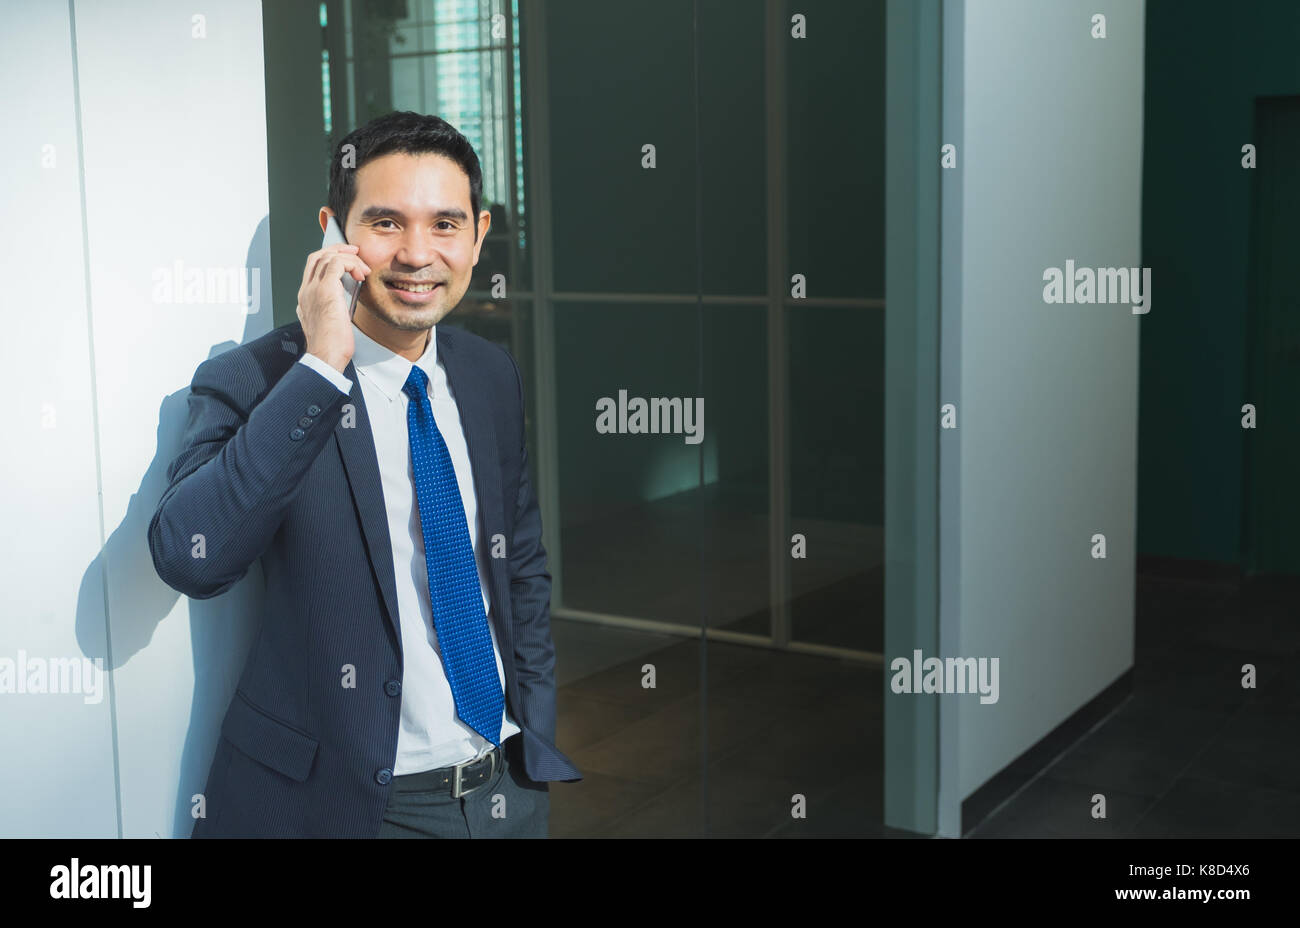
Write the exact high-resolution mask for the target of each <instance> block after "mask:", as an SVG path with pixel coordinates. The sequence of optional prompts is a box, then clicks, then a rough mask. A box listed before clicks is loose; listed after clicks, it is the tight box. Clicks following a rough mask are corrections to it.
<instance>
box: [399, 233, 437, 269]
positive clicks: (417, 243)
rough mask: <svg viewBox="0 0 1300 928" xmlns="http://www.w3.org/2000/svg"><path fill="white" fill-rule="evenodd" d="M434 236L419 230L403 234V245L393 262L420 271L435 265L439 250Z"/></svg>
mask: <svg viewBox="0 0 1300 928" xmlns="http://www.w3.org/2000/svg"><path fill="white" fill-rule="evenodd" d="M434 244H435V243H434V239H433V236H432V234H430V233H429V232H426V231H424V230H421V229H418V228H409V229H407V230H406V231H405V232H404V233H403V234H402V240H401V243H400V244H399V246H398V249H397V253H396V254H394V255H393V260H394V261H396V262H397V263H399V264H403V265H405V266H406V267H409V268H414V269H419V268H422V267H427V266H428V265H430V264H432V263H433V256H434V254H436V252H437V249H436V248H435V247H434Z"/></svg>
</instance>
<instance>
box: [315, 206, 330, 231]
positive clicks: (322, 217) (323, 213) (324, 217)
mask: <svg viewBox="0 0 1300 928" xmlns="http://www.w3.org/2000/svg"><path fill="white" fill-rule="evenodd" d="M333 215H334V210H332V209H330V208H329V207H328V206H322V207H321V208H320V214H319V215H318V216H317V217H316V218H317V220H318V221H319V222H320V230H321V234H322V235H323V234H325V226H326V225H328V224H329V221H330V217H331V216H333Z"/></svg>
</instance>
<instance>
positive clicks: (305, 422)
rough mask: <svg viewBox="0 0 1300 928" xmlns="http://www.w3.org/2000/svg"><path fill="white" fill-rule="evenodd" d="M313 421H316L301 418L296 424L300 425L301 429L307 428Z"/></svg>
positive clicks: (307, 417) (309, 418) (309, 417)
mask: <svg viewBox="0 0 1300 928" xmlns="http://www.w3.org/2000/svg"><path fill="white" fill-rule="evenodd" d="M315 421H316V420H315V419H313V418H312V417H311V416H303V417H302V418H301V419H299V420H298V424H299V425H301V426H302V427H303V428H307V427H308V426H309V425H311V424H312V423H313V422H315Z"/></svg>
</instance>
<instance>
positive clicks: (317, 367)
mask: <svg viewBox="0 0 1300 928" xmlns="http://www.w3.org/2000/svg"><path fill="white" fill-rule="evenodd" d="M298 363H299V364H306V365H307V366H308V367H310V368H311V369H312V370H314V371H315V372H316V373H318V374H320V375H321V376H322V377H324V378H325V379H326V380H328V381H329V382H330V383H332V384H334V386H336V387H338V388H339V389H340V390H342V391H343V392H344V393H351V392H352V380H351V379H350V378H348V377H344V376H343V375H342V374H341V373H339V372H338V370H336V369H335V368H333V367H331V366H330V365H329V364H327V363H325V362H324V361H322V360H321V359H320V358H318V357H316V355H314V354H308V353H306V352H304V353H303V356H302V357H301V358H299V359H298Z"/></svg>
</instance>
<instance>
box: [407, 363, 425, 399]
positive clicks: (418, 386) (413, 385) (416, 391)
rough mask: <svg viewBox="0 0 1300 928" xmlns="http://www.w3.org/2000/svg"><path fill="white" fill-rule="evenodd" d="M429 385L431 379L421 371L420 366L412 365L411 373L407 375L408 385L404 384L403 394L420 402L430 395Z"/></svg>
mask: <svg viewBox="0 0 1300 928" xmlns="http://www.w3.org/2000/svg"><path fill="white" fill-rule="evenodd" d="M428 385H429V378H428V377H427V376H425V373H424V371H422V370H420V365H418V364H412V365H411V373H410V374H408V375H407V377H406V383H404V384H402V392H403V393H405V394H406V395H407V396H409V397H410V398H411V399H413V400H417V401H418V400H419V399H420V397H423V396H428V395H429V392H428Z"/></svg>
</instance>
